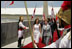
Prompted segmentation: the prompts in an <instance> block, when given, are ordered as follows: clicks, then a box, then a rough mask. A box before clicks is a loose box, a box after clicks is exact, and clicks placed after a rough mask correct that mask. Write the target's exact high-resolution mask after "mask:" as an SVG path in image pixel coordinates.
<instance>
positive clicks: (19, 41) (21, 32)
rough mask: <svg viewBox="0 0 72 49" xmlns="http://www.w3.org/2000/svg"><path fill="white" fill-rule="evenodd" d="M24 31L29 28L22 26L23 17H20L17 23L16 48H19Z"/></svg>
mask: <svg viewBox="0 0 72 49" xmlns="http://www.w3.org/2000/svg"><path fill="white" fill-rule="evenodd" d="M24 29H29V27H26V26H24V25H23V16H20V18H19V22H18V47H21V40H22V39H23V31H24Z"/></svg>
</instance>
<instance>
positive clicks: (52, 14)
mask: <svg viewBox="0 0 72 49" xmlns="http://www.w3.org/2000/svg"><path fill="white" fill-rule="evenodd" d="M51 17H52V19H53V20H54V9H53V7H52V9H51Z"/></svg>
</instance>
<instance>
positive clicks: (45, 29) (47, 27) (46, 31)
mask: <svg viewBox="0 0 72 49" xmlns="http://www.w3.org/2000/svg"><path fill="white" fill-rule="evenodd" d="M50 36H51V34H50V25H49V24H48V22H47V20H46V19H45V21H44V24H43V38H42V39H43V43H45V44H46V45H48V43H49V38H50Z"/></svg>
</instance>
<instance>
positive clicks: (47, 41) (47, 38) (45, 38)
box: [42, 36, 50, 46]
mask: <svg viewBox="0 0 72 49" xmlns="http://www.w3.org/2000/svg"><path fill="white" fill-rule="evenodd" d="M49 38H50V37H49V36H43V38H42V43H44V44H46V46H47V45H48V43H49Z"/></svg>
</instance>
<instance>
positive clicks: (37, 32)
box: [33, 18, 41, 47]
mask: <svg viewBox="0 0 72 49" xmlns="http://www.w3.org/2000/svg"><path fill="white" fill-rule="evenodd" d="M40 33H41V25H40V24H39V19H38V18H37V19H36V20H35V22H34V25H33V35H34V41H35V44H36V45H37V47H38V43H39V37H40Z"/></svg>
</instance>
